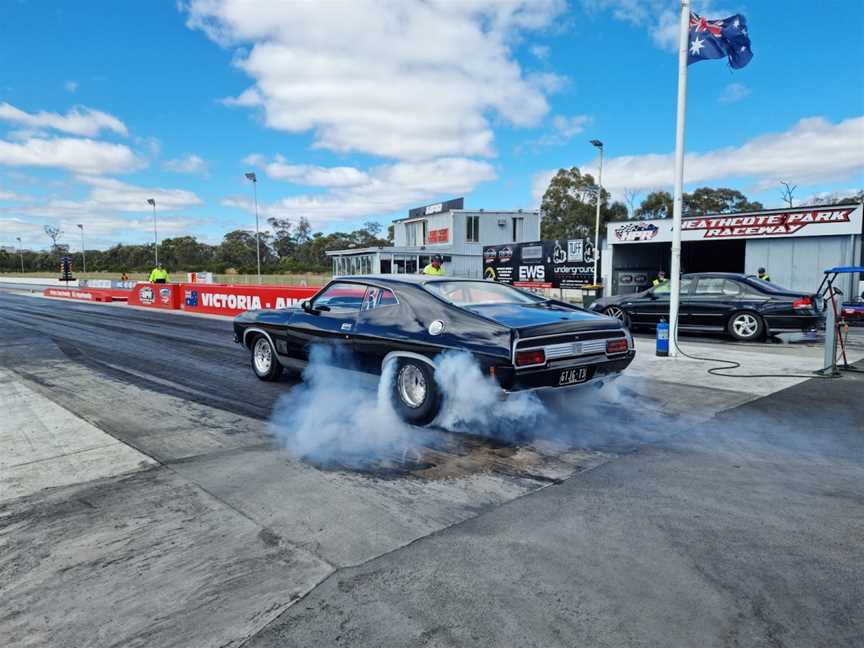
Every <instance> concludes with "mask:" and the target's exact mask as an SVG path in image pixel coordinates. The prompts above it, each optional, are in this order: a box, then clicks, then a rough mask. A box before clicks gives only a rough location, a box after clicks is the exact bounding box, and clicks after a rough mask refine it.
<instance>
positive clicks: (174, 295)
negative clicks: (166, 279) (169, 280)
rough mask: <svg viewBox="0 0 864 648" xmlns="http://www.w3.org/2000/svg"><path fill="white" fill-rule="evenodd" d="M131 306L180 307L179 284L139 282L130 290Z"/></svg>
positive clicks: (173, 308) (174, 308)
mask: <svg viewBox="0 0 864 648" xmlns="http://www.w3.org/2000/svg"><path fill="white" fill-rule="evenodd" d="M129 305H130V306H146V307H148V308H169V309H172V310H176V309H178V308H180V286H179V284H157V283H137V284H135V287H134V288H133V289H132V290H131V291H130V292H129Z"/></svg>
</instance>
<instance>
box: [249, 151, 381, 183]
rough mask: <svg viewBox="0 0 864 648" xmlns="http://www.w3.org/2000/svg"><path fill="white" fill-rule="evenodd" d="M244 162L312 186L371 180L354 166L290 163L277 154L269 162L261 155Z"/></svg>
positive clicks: (251, 156)
mask: <svg viewBox="0 0 864 648" xmlns="http://www.w3.org/2000/svg"><path fill="white" fill-rule="evenodd" d="M244 162H246V164H251V165H255V166H258V167H260V168H263V169H264V171H265V173H266V174H267V176H268V177H269V178H273V179H274V180H285V181H287V182H293V183H294V184H298V185H306V186H311V187H353V186H357V185H360V184H364V183H367V182H369V175H368V174H367V173H365V172H363V171H360V170H359V169H356V168H354V167H346V166H339V167H322V166H313V165H309V164H289V163H288V162H287V160H286V159H285V158H284V157H283V156H281V155H277V156H276V159H275V160H274V161H273V162H269V163H268V162H267V161H266V160H265V159H264V158H263V157H262V156H260V155H250V156H249V157H247V158H246V159H245V160H244Z"/></svg>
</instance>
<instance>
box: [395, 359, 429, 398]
mask: <svg viewBox="0 0 864 648" xmlns="http://www.w3.org/2000/svg"><path fill="white" fill-rule="evenodd" d="M396 380H397V385H398V387H399V397H400V398H401V399H402V402H403V403H405V404H406V405H407V406H408V407H411V408H414V409H416V408H418V407H420V406H421V405H422V404H423V403H424V402H425V401H426V377H425V376H424V375H423V372H422V371H420V369H419V368H417V367H416V366H415V365H413V364H407V365H405V366H404V367H402V368H401V369H400V370H399V376H398V377H397V379H396Z"/></svg>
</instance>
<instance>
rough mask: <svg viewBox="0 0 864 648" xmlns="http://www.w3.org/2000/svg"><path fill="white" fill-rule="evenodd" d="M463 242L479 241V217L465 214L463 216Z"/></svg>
mask: <svg viewBox="0 0 864 648" xmlns="http://www.w3.org/2000/svg"><path fill="white" fill-rule="evenodd" d="M465 242H466V243H479V242H480V217H479V216H466V217H465Z"/></svg>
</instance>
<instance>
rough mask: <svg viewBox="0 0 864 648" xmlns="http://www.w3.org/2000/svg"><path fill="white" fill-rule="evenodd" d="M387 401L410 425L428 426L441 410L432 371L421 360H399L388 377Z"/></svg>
mask: <svg viewBox="0 0 864 648" xmlns="http://www.w3.org/2000/svg"><path fill="white" fill-rule="evenodd" d="M390 381H391V384H390V398H391V402H392V403H393V409H394V410H395V411H396V414H398V415H399V417H400V418H401V419H402V420H403V421H406V422H407V423H411V424H412V425H429V423H431V422H432V421H433V420H435V417H436V416H438V412H439V411H440V410H441V392H440V391H439V390H438V384H437V383H436V382H435V370H434V369H433V368H432V367H431V366H430V365H429V364H428V363H426V362H423V361H422V360H414V359H412V358H400V359H399V360H397V361H396V366H395V367H394V368H393V373H392V376H391V377H390Z"/></svg>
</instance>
